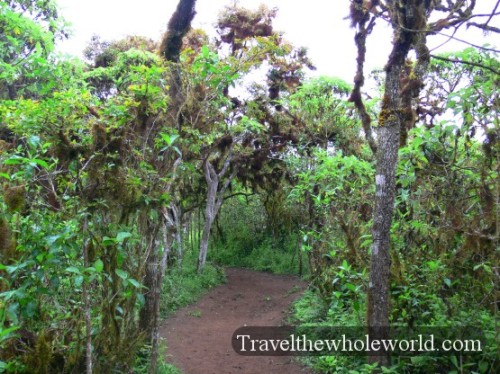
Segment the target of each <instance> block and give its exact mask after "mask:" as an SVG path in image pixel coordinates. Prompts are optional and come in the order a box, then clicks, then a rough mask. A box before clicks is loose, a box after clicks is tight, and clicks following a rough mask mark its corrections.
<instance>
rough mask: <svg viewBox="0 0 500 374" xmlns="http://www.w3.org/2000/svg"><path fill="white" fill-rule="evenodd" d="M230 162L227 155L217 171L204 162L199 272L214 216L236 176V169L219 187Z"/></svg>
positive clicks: (204, 259) (205, 259) (207, 162)
mask: <svg viewBox="0 0 500 374" xmlns="http://www.w3.org/2000/svg"><path fill="white" fill-rule="evenodd" d="M230 164H231V157H230V156H228V158H227V159H226V162H225V163H224V166H223V167H222V170H221V171H220V172H219V173H217V172H216V171H215V168H214V167H213V165H212V164H211V163H210V161H209V160H208V159H207V160H205V162H204V165H203V167H204V171H205V180H206V181H207V185H208V190H207V203H206V204H207V206H206V208H205V224H204V225H203V234H202V236H201V242H200V254H199V257H198V272H201V271H202V270H203V268H204V267H205V263H206V261H207V253H208V243H209V240H210V231H211V229H212V225H213V223H214V220H215V217H216V216H217V213H218V212H219V210H220V207H221V205H222V202H223V201H224V192H226V190H227V188H228V187H229V185H230V183H231V181H232V180H233V179H234V177H235V176H236V169H235V170H233V172H232V173H231V174H230V175H229V176H228V177H227V179H226V181H225V182H224V184H223V185H222V186H221V187H220V188H219V185H220V182H221V180H222V179H223V178H224V176H225V175H226V173H227V172H228V170H229V166H230Z"/></svg>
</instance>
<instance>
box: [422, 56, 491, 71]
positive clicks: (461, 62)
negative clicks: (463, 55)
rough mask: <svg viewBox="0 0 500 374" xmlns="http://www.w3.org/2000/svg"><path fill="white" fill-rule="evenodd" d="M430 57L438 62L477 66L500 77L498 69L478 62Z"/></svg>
mask: <svg viewBox="0 0 500 374" xmlns="http://www.w3.org/2000/svg"><path fill="white" fill-rule="evenodd" d="M430 56H431V57H432V58H435V59H436V60H441V61H447V62H453V63H456V64H464V65H469V66H475V67H478V68H481V69H486V70H489V71H491V72H492V73H494V74H498V75H500V71H499V70H496V69H494V68H492V67H490V66H486V65H483V64H480V63H478V62H472V61H465V60H457V59H453V58H447V57H442V56H436V55H430Z"/></svg>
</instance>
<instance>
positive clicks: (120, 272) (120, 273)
mask: <svg viewBox="0 0 500 374" xmlns="http://www.w3.org/2000/svg"><path fill="white" fill-rule="evenodd" d="M115 273H116V275H118V276H119V277H120V278H121V279H123V280H126V279H127V278H128V274H127V272H126V271H123V270H121V269H116V270H115Z"/></svg>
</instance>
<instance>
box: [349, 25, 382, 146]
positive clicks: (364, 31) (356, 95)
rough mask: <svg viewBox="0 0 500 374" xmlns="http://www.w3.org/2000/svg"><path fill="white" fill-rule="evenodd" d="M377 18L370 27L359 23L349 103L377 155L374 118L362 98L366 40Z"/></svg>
mask: <svg viewBox="0 0 500 374" xmlns="http://www.w3.org/2000/svg"><path fill="white" fill-rule="evenodd" d="M375 20H376V17H375V16H374V17H372V18H371V20H370V22H369V23H368V26H365V23H366V22H361V23H359V31H358V32H357V33H356V36H355V37H354V40H355V42H356V47H357V49H358V56H357V58H356V66H357V67H356V76H355V77H354V88H353V89H352V92H351V96H350V97H349V101H350V102H352V103H354V106H355V107H356V110H357V111H358V114H359V117H360V119H361V125H362V126H363V131H364V132H365V136H366V140H367V141H368V144H369V145H370V149H371V150H372V152H373V154H375V153H377V143H376V142H375V138H374V137H373V131H372V125H371V124H372V118H371V117H370V114H369V113H368V111H367V110H366V106H365V103H364V101H363V98H362V97H361V87H363V85H364V83H365V76H364V64H365V59H366V38H367V37H368V35H369V34H370V33H371V31H372V30H373V27H374V26H375Z"/></svg>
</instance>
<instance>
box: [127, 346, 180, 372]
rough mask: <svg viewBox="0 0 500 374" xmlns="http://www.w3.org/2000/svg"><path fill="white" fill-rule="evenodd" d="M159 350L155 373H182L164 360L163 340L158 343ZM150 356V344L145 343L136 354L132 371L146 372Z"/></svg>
mask: <svg viewBox="0 0 500 374" xmlns="http://www.w3.org/2000/svg"><path fill="white" fill-rule="evenodd" d="M159 349H160V352H159V355H158V366H157V371H156V372H157V374H183V373H182V371H180V370H179V369H178V368H176V367H175V366H174V365H172V364H170V363H168V362H166V361H165V352H166V350H167V347H166V345H165V342H164V341H162V342H161V343H160V347H159ZM150 356H151V346H149V345H145V346H144V347H142V348H141V349H140V350H139V354H138V356H137V359H136V362H135V365H134V373H135V374H148V373H149V366H150Z"/></svg>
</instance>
